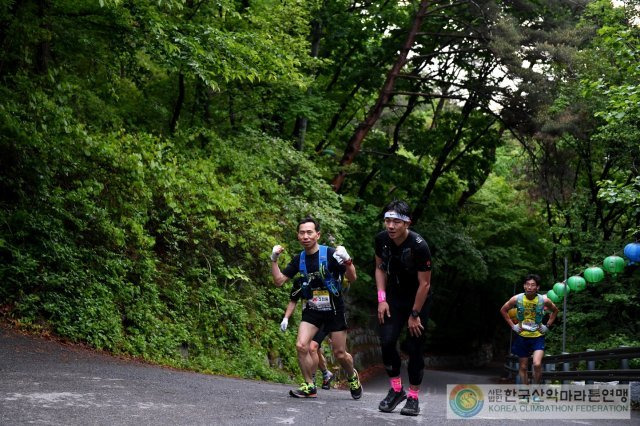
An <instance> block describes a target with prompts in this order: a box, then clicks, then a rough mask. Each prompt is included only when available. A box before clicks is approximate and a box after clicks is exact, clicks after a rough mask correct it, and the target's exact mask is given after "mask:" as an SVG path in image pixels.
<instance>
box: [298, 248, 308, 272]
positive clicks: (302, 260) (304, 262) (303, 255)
mask: <svg viewBox="0 0 640 426" xmlns="http://www.w3.org/2000/svg"><path fill="white" fill-rule="evenodd" d="M298 269H299V270H300V273H301V274H302V275H304V276H305V277H306V276H307V256H306V253H305V252H304V250H302V251H301V252H300V265H299V266H298Z"/></svg>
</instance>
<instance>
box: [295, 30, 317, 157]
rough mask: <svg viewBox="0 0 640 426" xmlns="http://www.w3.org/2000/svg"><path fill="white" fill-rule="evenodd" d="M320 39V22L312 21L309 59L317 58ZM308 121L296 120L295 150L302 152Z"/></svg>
mask: <svg viewBox="0 0 640 426" xmlns="http://www.w3.org/2000/svg"><path fill="white" fill-rule="evenodd" d="M321 37H322V21H320V20H317V19H314V20H313V22H312V23H311V57H312V58H317V57H318V52H319V50H320V38H321ZM310 95H311V87H309V89H307V96H310ZM308 123H309V119H308V118H307V117H304V116H300V117H298V118H296V124H295V128H294V137H295V138H296V149H297V150H298V151H303V150H304V140H305V136H306V134H307V124H308Z"/></svg>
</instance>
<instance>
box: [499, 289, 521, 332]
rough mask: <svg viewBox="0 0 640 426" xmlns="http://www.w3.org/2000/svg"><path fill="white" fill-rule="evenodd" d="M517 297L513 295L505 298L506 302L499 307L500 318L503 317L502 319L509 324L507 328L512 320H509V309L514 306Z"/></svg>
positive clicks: (511, 323)
mask: <svg viewBox="0 0 640 426" xmlns="http://www.w3.org/2000/svg"><path fill="white" fill-rule="evenodd" d="M517 298H518V297H517V296H513V297H512V298H511V299H509V300H507V302H506V303H505V304H504V305H502V308H500V314H501V315H502V318H504V320H505V321H506V322H507V324H508V325H509V328H511V327H512V326H513V321H511V317H510V316H509V309H511V308H513V307H514V306H516V300H517Z"/></svg>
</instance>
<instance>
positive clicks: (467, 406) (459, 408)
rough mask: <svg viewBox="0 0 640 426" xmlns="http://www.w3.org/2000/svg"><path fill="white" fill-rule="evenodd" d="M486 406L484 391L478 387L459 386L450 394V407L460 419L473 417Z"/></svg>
mask: <svg viewBox="0 0 640 426" xmlns="http://www.w3.org/2000/svg"><path fill="white" fill-rule="evenodd" d="M483 405H484V395H483V394H482V390H480V388H479V387H478V386H476V385H458V386H456V387H454V388H453V389H452V390H451V393H450V394H449V406H450V407H451V409H452V410H453V412H454V413H456V414H457V415H458V416H460V417H473V416H475V415H476V414H478V413H479V412H480V410H481V409H482V406H483Z"/></svg>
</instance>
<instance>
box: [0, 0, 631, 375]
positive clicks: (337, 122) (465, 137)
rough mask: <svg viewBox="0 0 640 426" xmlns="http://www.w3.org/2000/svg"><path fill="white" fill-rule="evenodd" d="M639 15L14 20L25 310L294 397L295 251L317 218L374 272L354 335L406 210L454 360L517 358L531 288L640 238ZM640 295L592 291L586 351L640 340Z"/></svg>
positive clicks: (1, 70) (585, 8)
mask: <svg viewBox="0 0 640 426" xmlns="http://www.w3.org/2000/svg"><path fill="white" fill-rule="evenodd" d="M638 7H639V2H638V1H635V0H634V1H620V2H616V5H615V7H614V6H613V5H612V4H611V2H610V1H608V0H596V1H588V0H573V1H556V0H511V1H506V0H479V1H466V0H460V1H456V0H447V1H438V0H436V1H422V2H417V1H413V2H411V1H388V0H386V1H383V0H377V1H366V0H363V1H352V0H260V1H253V0H237V1H234V0H215V1H214V0H158V1H146V0H100V1H98V0H95V1H89V0H86V1H80V0H78V1H75V0H24V1H16V0H0V46H1V47H2V48H1V49H0V312H1V315H2V317H3V318H4V319H5V320H8V321H11V322H13V323H14V324H16V325H18V326H20V327H23V328H25V329H29V330H33V331H40V332H43V333H52V334H55V335H59V336H62V337H64V338H67V339H71V340H73V341H79V342H86V343H88V344H89V345H91V346H93V347H96V348H100V349H105V350H108V351H111V352H113V353H117V354H129V355H133V356H139V357H142V358H144V359H147V360H150V361H153V362H159V363H165V364H169V365H174V366H178V367H183V368H190V369H195V370H199V371H207V372H214V373H224V374H233V375H238V376H243V377H251V378H260V379H267V380H277V381H288V380H290V379H291V378H292V377H293V376H294V375H295V374H297V368H296V366H297V363H296V358H295V349H294V340H295V333H294V332H293V331H294V330H295V327H296V325H295V324H296V322H294V324H292V327H291V328H292V330H291V331H288V332H287V333H282V332H281V331H280V330H279V322H280V319H281V318H282V315H283V312H284V308H285V306H286V303H287V300H288V287H287V286H285V288H284V289H277V288H275V286H274V285H273V283H272V281H271V275H270V268H269V263H268V259H269V254H270V251H271V247H272V246H273V245H274V244H284V245H285V246H286V248H287V251H286V254H285V255H284V259H281V263H283V262H286V261H287V260H288V259H290V258H291V256H292V255H293V254H295V253H296V252H297V251H298V250H299V249H300V248H299V245H298V244H297V242H296V238H295V229H296V224H297V220H298V219H299V218H300V217H302V216H305V215H307V214H310V215H313V216H315V217H316V218H318V219H319V220H320V222H321V224H322V232H323V237H324V238H323V241H324V242H325V243H328V244H342V245H345V246H346V247H347V249H348V251H349V253H350V254H351V255H352V256H353V258H354V260H355V264H356V266H357V269H358V276H359V279H358V281H357V282H355V283H354V284H353V285H352V286H351V290H350V293H349V302H350V310H349V317H350V324H351V325H352V326H356V327H358V326H359V327H370V326H372V323H371V321H372V315H371V314H372V313H373V312H374V311H375V307H376V300H375V294H376V292H375V290H374V288H375V284H374V282H373V278H372V277H373V236H374V235H375V233H376V232H378V231H380V230H381V229H382V221H381V209H382V207H383V206H384V204H386V203H387V202H388V201H390V200H392V199H396V198H398V199H405V200H407V201H408V202H409V204H410V205H411V208H412V210H413V216H414V224H413V228H414V229H415V230H416V231H417V232H419V233H420V234H422V235H423V236H424V237H425V238H426V239H427V241H428V243H429V245H430V247H431V250H432V255H433V260H434V272H433V283H432V286H433V288H434V295H433V297H434V301H435V307H434V311H433V314H432V319H431V320H430V323H429V327H428V328H429V342H428V346H427V350H428V351H429V352H431V353H442V354H452V353H455V354H467V353H471V352H473V351H475V350H477V349H478V348H479V347H480V346H481V345H485V344H490V345H493V347H494V351H495V353H496V354H504V353H505V352H506V347H504V342H505V341H506V340H508V333H509V330H508V328H507V327H506V325H505V324H504V322H503V320H502V319H501V318H500V317H499V314H498V310H499V308H500V306H501V305H502V304H503V303H504V301H505V300H507V298H509V297H510V296H511V295H512V294H514V292H518V291H519V290H520V285H521V283H522V278H523V276H524V274H526V273H529V272H536V273H539V274H540V275H542V276H543V285H542V290H543V291H546V290H548V289H550V288H551V286H552V285H553V283H554V282H557V281H562V279H563V272H564V271H563V259H564V258H565V257H566V258H567V259H568V262H569V274H570V275H572V274H579V273H581V272H582V271H583V270H584V268H586V267H587V266H591V265H598V264H601V262H602V260H603V259H604V258H605V257H606V256H609V255H612V254H618V255H621V253H622V249H623V247H624V246H625V244H627V243H630V242H633V241H635V238H636V236H637V235H638V234H637V233H638V231H639V230H640V172H639V166H640V143H639V141H640V28H639V26H638V22H639V21H638V18H639V9H638ZM639 289H640V274H639V273H638V272H637V265H628V266H627V267H626V268H625V272H624V273H623V274H621V275H620V276H618V277H617V278H613V277H611V276H608V277H607V278H606V279H605V280H604V281H603V282H602V283H599V284H596V285H589V286H588V288H587V289H586V290H585V291H583V292H581V293H575V294H571V295H570V299H569V300H570V303H569V315H568V316H567V318H563V317H562V316H561V317H560V320H566V322H567V330H568V334H567V350H570V351H582V350H585V349H586V348H594V349H599V348H609V347H616V346H619V345H633V346H638V345H640V338H638V336H640V307H639V306H640V305H639V300H638V296H639ZM295 318H299V313H296V315H295ZM560 322H561V321H559V323H560ZM559 330H560V329H559V328H556V330H555V331H553V332H552V333H551V335H550V337H549V341H550V344H549V352H550V353H558V352H559V351H560V335H561V333H560V332H559ZM185 354H188V356H185Z"/></svg>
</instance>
